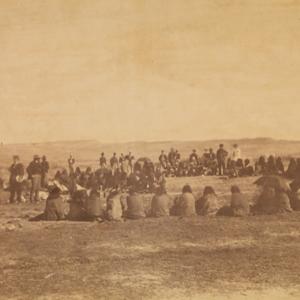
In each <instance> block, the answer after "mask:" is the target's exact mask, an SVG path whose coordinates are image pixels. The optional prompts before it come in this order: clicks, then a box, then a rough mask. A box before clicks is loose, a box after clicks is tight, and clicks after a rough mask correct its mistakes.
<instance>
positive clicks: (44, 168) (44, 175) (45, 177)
mask: <svg viewBox="0 0 300 300" xmlns="http://www.w3.org/2000/svg"><path fill="white" fill-rule="evenodd" d="M41 166H42V188H46V187H47V186H48V172H49V162H48V161H47V157H46V156H45V155H44V156H43V158H42V163H41Z"/></svg>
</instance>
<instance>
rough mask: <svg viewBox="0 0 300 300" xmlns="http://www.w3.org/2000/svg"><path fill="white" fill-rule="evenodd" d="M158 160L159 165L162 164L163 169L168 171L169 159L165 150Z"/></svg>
mask: <svg viewBox="0 0 300 300" xmlns="http://www.w3.org/2000/svg"><path fill="white" fill-rule="evenodd" d="M158 159H159V163H160V165H161V167H162V168H163V169H166V168H167V163H168V157H167V155H166V154H165V151H164V150H161V154H160V156H159V158H158Z"/></svg>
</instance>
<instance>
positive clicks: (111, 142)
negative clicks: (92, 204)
mask: <svg viewBox="0 0 300 300" xmlns="http://www.w3.org/2000/svg"><path fill="white" fill-rule="evenodd" d="M241 140H273V141H286V142H300V140H297V139H282V138H274V137H264V136H258V137H252V138H247V137H241V138H213V139H203V140H202V139H188V140H184V139H182V140H178V139H174V140H148V141H147V140H144V141H143V140H132V141H130V140H129V141H124V142H113V141H101V140H98V139H92V138H89V139H70V140H48V141H34V142H7V143H6V142H2V145H4V146H5V145H30V144H31V145H34V144H54V143H76V142H98V143H100V144H104V145H109V144H134V143H149V144H150V143H175V142H179V143H182V142H186V143H188V142H213V141H241Z"/></svg>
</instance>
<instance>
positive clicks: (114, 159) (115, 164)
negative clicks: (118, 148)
mask: <svg viewBox="0 0 300 300" xmlns="http://www.w3.org/2000/svg"><path fill="white" fill-rule="evenodd" d="M118 163H119V161H118V158H117V154H116V153H114V154H113V156H112V158H111V159H110V167H111V172H112V175H113V176H114V175H115V172H116V170H117V169H118Z"/></svg>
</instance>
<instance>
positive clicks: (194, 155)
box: [189, 149, 198, 165]
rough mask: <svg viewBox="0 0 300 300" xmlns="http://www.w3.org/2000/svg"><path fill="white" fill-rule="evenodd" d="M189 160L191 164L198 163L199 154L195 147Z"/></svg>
mask: <svg viewBox="0 0 300 300" xmlns="http://www.w3.org/2000/svg"><path fill="white" fill-rule="evenodd" d="M189 161H190V163H191V164H196V165H197V164H198V154H197V151H196V149H193V152H192V153H191V154H190V158H189Z"/></svg>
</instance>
